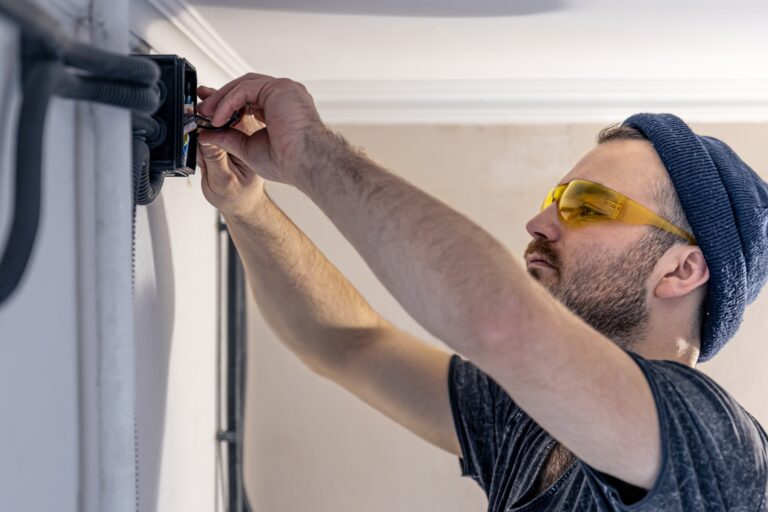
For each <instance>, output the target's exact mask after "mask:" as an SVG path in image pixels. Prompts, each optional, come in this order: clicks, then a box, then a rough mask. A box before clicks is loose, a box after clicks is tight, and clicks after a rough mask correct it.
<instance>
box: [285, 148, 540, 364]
mask: <svg viewBox="0 0 768 512" xmlns="http://www.w3.org/2000/svg"><path fill="white" fill-rule="evenodd" d="M308 149H309V150H310V151H311V152H312V154H313V155H315V154H316V155H317V158H316V159H314V164H313V166H314V167H313V168H312V169H311V172H309V173H307V179H306V180H304V181H303V182H302V183H300V184H299V186H300V188H301V189H302V190H303V191H304V192H305V193H306V194H307V195H308V196H309V197H310V198H311V199H312V200H313V201H314V202H315V203H316V204H317V205H318V206H319V207H320V208H321V209H322V210H323V211H324V212H325V213H326V214H327V215H328V216H329V217H330V219H331V220H332V221H333V222H334V224H335V225H336V226H337V227H338V229H339V230H340V231H341V232H342V233H343V234H344V235H345V236H346V238H347V239H348V240H349V241H350V242H351V243H352V244H353V245H354V247H355V248H356V249H357V251H358V252H359V253H360V254H361V255H362V256H363V258H364V259H365V261H366V262H367V263H368V265H369V266H370V267H371V269H372V270H373V271H374V273H375V274H376V276H377V277H378V278H379V279H380V280H381V281H382V283H384V285H385V286H386V287H387V288H388V289H389V290H390V292H391V293H392V294H393V295H394V296H395V297H396V298H397V299H398V301H399V302H400V303H401V304H402V305H403V306H404V307H405V309H406V310H407V311H408V312H409V313H410V314H411V315H412V316H413V317H414V318H415V319H416V320H417V321H418V322H419V323H421V324H422V325H423V326H424V327H425V328H426V329H428V330H429V331H430V332H432V333H433V334H434V335H435V336H437V337H438V338H439V339H441V340H443V341H444V342H445V343H447V344H448V345H449V346H451V347H452V348H454V349H456V350H458V351H460V352H462V353H464V354H466V355H471V354H477V349H478V348H479V345H480V344H481V342H483V341H485V340H486V339H488V338H490V337H493V336H494V333H497V332H499V330H502V329H504V328H505V326H506V325H509V323H508V322H509V320H510V318H509V314H510V311H519V310H520V308H518V307H517V305H518V303H519V301H520V297H521V296H522V295H521V294H522V293H524V290H525V287H526V286H530V282H529V281H528V279H527V277H526V276H525V272H524V270H523V269H522V268H521V267H520V266H519V265H518V264H516V263H515V262H514V260H513V258H512V256H511V255H510V253H509V251H508V250H507V249H506V248H504V247H503V246H502V245H501V244H500V243H499V242H498V241H496V240H495V239H494V238H493V237H491V236H490V235H489V234H488V233H486V232H485V231H484V230H482V229H481V228H479V227H478V226H477V225H475V224H474V223H472V222H471V221H470V220H469V219H467V218H466V217H464V216H463V215H461V214H459V213H458V212H456V211H454V210H453V209H451V208H450V207H448V206H447V205H445V204H443V203H442V202H440V201H438V200H437V199H435V198H433V197H431V196H429V195H428V194H426V193H424V192H423V191H421V190H419V189H417V188H416V187H414V186H413V185H411V184H409V183H407V182H406V181H405V180H403V179H402V178H400V177H398V176H395V175H394V174H392V173H390V172H388V171H386V170H384V169H382V168H381V167H379V166H378V165H376V164H375V163H374V162H372V161H371V160H369V159H368V158H366V157H365V156H364V155H362V154H360V153H359V152H356V151H354V150H353V149H351V148H350V147H349V146H348V145H347V144H346V143H344V142H343V141H342V140H335V141H333V142H327V141H326V142H323V141H318V142H316V143H314V144H312V145H311V146H310V147H309V148H308ZM521 314H524V312H521Z"/></svg>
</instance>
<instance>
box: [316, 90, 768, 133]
mask: <svg viewBox="0 0 768 512" xmlns="http://www.w3.org/2000/svg"><path fill="white" fill-rule="evenodd" d="M306 85H307V88H308V89H309V91H310V92H311V93H312V94H313V96H314V97H315V101H316V103H317V106H318V109H319V110H320V113H321V114H322V116H323V118H324V119H325V120H326V122H329V123H332V124H509V123H564V122H565V123H573V122H583V123H587V122H600V123H605V122H616V121H620V120H622V119H624V118H626V117H627V116H629V115H631V114H633V113H636V112H673V113H676V114H677V115H679V116H680V117H683V118H685V119H686V120H688V121H691V122H766V121H768V81H760V80H568V79H553V80H447V81H446V80H435V81H315V82H306Z"/></svg>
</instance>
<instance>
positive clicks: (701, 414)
mask: <svg viewBox="0 0 768 512" xmlns="http://www.w3.org/2000/svg"><path fill="white" fill-rule="evenodd" d="M630 355H631V356H632V357H633V359H634V360H635V361H636V362H637V364H638V365H639V366H640V368H641V369H642V371H643V373H644V374H645V377H646V379H648V382H649V384H650V386H651V391H652V392H653V397H654V400H655V401H656V408H657V410H658V414H659V421H660V426H661V437H662V465H661V471H660V473H659V476H658V478H657V480H656V483H655V484H654V486H653V488H652V489H650V490H649V491H647V492H645V491H643V490H642V489H638V488H635V487H632V486H630V485H628V484H625V483H623V482H621V481H619V480H617V479H615V478H612V477H610V476H608V475H605V474H601V473H599V472H598V471H596V470H594V469H593V468H590V467H589V466H587V465H586V464H585V463H583V462H581V461H576V463H574V464H573V465H572V466H571V467H570V468H569V469H568V470H566V472H565V473H564V474H563V476H562V477H561V478H560V479H559V480H558V481H557V482H555V483H554V484H553V485H552V486H551V487H550V488H549V489H548V490H547V491H545V492H544V493H543V494H541V495H538V496H537V495H535V484H536V480H537V476H538V472H539V469H540V468H541V467H542V465H543V463H544V461H545V460H546V458H547V455H548V454H549V451H550V450H551V449H552V448H553V446H554V445H555V440H554V439H553V438H552V437H551V436H549V435H548V434H547V433H546V432H545V431H544V430H543V429H542V428H541V427H540V426H539V425H538V424H536V422H534V421H533V420H532V419H531V418H530V417H529V416H528V415H527V414H526V413H525V412H523V411H522V409H520V408H519V407H517V405H515V403H514V402H513V401H512V399H511V398H510V396H509V395H508V394H507V393H505V392H504V390H502V389H501V388H500V387H499V386H498V385H497V384H496V383H495V382H494V381H493V380H492V379H491V378H490V377H488V376H487V375H486V374H485V373H483V372H482V371H481V370H479V369H478V368H477V367H475V366H474V365H473V364H472V363H470V362H468V361H465V360H463V359H461V358H460V357H458V356H453V358H452V359H451V365H450V370H449V392H450V399H451V408H452V409H453V418H454V423H455V427H456V432H457V434H458V437H459V442H460V444H461V451H462V457H461V459H460V464H461V470H462V475H463V476H469V477H471V478H473V479H474V480H475V481H476V482H477V483H478V484H480V486H481V487H482V488H483V490H485V493H486V495H487V496H488V511H489V512H511V511H515V512H522V511H526V512H534V511H544V510H546V511H555V512H557V511H571V510H579V511H581V510H585V511H614V510H617V511H618V510H621V511H624V510H627V511H667V510H669V511H680V512H693V511H699V510H706V511H722V510H728V511H744V512H756V511H757V512H763V511H768V497H767V496H768V437H767V436H766V433H765V431H764V430H763V429H762V428H761V427H760V424H759V423H758V422H757V421H756V420H755V419H754V418H753V417H752V416H750V415H749V413H747V412H746V411H745V410H744V409H743V408H742V407H741V406H740V405H739V404H738V403H736V401H735V400H734V399H733V398H731V397H730V396H729V395H728V394H727V393H726V392H725V391H724V390H723V389H722V388H720V387H719V386H718V385H717V384H715V383H714V382H713V381H712V379H710V378H709V377H707V376H706V375H704V374H703V373H701V372H699V371H697V370H695V369H692V368H688V367H687V366H684V365H681V364H678V363H674V362H670V361H648V360H645V359H643V358H641V357H640V356H637V355H635V354H631V353H630ZM627 442H628V443H631V442H632V439H627Z"/></svg>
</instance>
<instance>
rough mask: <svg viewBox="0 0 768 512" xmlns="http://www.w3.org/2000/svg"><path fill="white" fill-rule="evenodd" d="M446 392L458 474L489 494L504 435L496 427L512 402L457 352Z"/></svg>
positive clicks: (450, 368)
mask: <svg viewBox="0 0 768 512" xmlns="http://www.w3.org/2000/svg"><path fill="white" fill-rule="evenodd" d="M448 392H449V396H450V401H451V409H452V411H453V422H454V426H455V428H456V435H457V436H458V438H459V444H460V445H461V458H460V460H459V463H460V466H461V474H462V476H469V477H471V478H472V479H474V480H475V481H476V482H477V483H478V484H480V486H481V487H482V488H483V489H484V490H485V492H486V494H488V492H489V489H490V486H491V481H492V479H493V468H494V464H495V462H496V459H497V458H498V451H499V440H500V439H501V437H502V435H503V432H500V431H499V429H500V428H504V423H505V421H504V417H509V415H510V413H511V412H512V409H514V403H513V402H512V400H511V398H510V397H509V395H507V394H506V393H505V392H504V390H502V389H501V388H500V387H499V386H498V384H496V383H495V382H494V381H493V379H491V378H490V377H489V376H488V375H486V374H485V373H484V372H483V371H481V370H480V369H479V368H477V367H476V366H475V365H474V364H472V363H470V362H469V361H466V360H464V359H462V358H461V357H459V356H457V355H454V356H453V357H452V358H451V363H450V367H449V371H448Z"/></svg>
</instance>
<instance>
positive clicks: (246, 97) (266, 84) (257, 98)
mask: <svg viewBox="0 0 768 512" xmlns="http://www.w3.org/2000/svg"><path fill="white" fill-rule="evenodd" d="M280 80H281V79H275V78H270V77H258V78H252V79H249V80H243V81H242V82H240V83H239V84H237V85H235V86H234V87H232V89H231V90H229V91H228V92H227V93H226V95H224V97H222V98H221V100H219V103H218V104H217V105H216V110H215V111H214V113H213V116H212V117H211V122H212V123H213V125H214V126H221V125H222V124H224V123H225V122H226V121H227V119H229V118H230V117H231V116H232V114H233V113H234V112H236V111H237V110H240V109H241V108H243V107H246V106H248V107H249V109H250V110H251V111H254V112H258V111H259V110H263V109H264V105H265V103H266V102H267V98H268V96H269V94H270V93H271V92H272V91H274V90H275V86H276V85H277V84H279V83H281V82H280Z"/></svg>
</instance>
